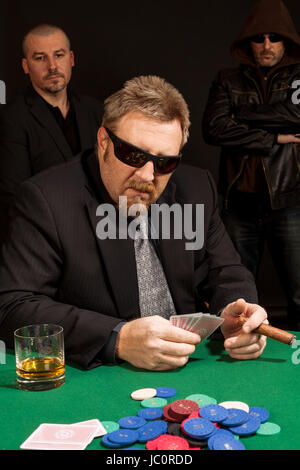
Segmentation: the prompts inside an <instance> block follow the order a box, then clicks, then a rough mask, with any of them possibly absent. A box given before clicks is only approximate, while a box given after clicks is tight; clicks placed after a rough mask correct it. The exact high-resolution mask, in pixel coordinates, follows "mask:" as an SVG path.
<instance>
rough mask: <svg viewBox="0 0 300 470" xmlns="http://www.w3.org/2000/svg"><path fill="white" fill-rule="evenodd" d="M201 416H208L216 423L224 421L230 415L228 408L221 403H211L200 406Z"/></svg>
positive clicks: (207, 417)
mask: <svg viewBox="0 0 300 470" xmlns="http://www.w3.org/2000/svg"><path fill="white" fill-rule="evenodd" d="M199 413H200V416H201V418H206V419H208V420H209V421H213V422H214V423H222V422H223V421H224V420H225V419H226V418H227V416H228V410H227V409H226V408H224V407H223V406H220V405H215V404H210V405H204V406H202V407H201V408H200V411H199Z"/></svg>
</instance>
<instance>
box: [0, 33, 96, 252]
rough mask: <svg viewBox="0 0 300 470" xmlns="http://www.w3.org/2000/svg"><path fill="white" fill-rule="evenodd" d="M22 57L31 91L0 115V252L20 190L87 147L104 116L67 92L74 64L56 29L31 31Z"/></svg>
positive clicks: (90, 100)
mask: <svg viewBox="0 0 300 470" xmlns="http://www.w3.org/2000/svg"><path fill="white" fill-rule="evenodd" d="M23 55H24V57H23V59H22V67H23V70H24V72H25V74H26V75H27V76H28V77H29V80H30V86H29V87H28V89H27V90H26V92H25V93H22V94H19V95H18V96H17V97H16V98H14V99H13V100H11V101H10V102H9V103H8V104H7V105H4V106H1V109H0V156H1V158H0V246H1V244H2V243H3V242H4V241H5V238H6V236H7V231H8V222H9V209H10V207H11V206H12V204H13V201H14V198H15V194H16V192H17V191H18V189H19V186H20V184H21V183H22V182H23V181H25V180H26V179H28V178H30V177H31V176H32V175H34V174H36V173H38V172H40V171H42V170H45V169H46V168H49V167H50V166H54V165H58V164H60V163H64V162H66V161H67V160H70V159H71V158H72V157H73V155H76V154H77V153H79V152H81V151H83V150H85V149H87V148H90V147H92V146H93V143H94V141H95V139H96V135H97V131H98V127H99V124H100V122H101V120H102V114H103V106H102V103H101V102H100V101H98V100H97V99H95V98H91V97H88V96H84V95H79V94H77V93H75V92H74V91H71V90H70V89H69V83H70V80H71V76H72V68H73V66H74V64H75V58H74V52H73V51H72V50H71V48H70V41H69V38H68V37H67V36H66V34H65V33H64V31H62V30H61V29H60V28H58V27H57V26H53V25H47V24H42V25H38V26H36V27H35V28H33V29H32V30H30V31H29V32H28V33H27V34H26V36H25V38H24V41H23Z"/></svg>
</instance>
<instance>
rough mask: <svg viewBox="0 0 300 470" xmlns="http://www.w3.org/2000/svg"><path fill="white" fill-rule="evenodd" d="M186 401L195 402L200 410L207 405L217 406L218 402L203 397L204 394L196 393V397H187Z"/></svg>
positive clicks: (205, 396) (206, 396)
mask: <svg viewBox="0 0 300 470" xmlns="http://www.w3.org/2000/svg"><path fill="white" fill-rule="evenodd" d="M186 400H192V401H195V402H196V403H197V404H198V406H199V408H201V407H202V406H205V405H216V404H217V400H216V399H215V398H212V397H209V396H208V395H203V394H202V393H195V394H194V395H189V396H188V397H186Z"/></svg>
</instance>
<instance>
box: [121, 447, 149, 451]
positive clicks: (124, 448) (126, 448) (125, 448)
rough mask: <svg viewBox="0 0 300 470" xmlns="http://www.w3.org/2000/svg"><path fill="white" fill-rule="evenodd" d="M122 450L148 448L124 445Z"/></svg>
mask: <svg viewBox="0 0 300 470" xmlns="http://www.w3.org/2000/svg"><path fill="white" fill-rule="evenodd" d="M122 450H146V449H143V448H142V447H123V449H122Z"/></svg>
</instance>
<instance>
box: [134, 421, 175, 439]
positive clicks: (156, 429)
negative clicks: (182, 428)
mask: <svg viewBox="0 0 300 470" xmlns="http://www.w3.org/2000/svg"><path fill="white" fill-rule="evenodd" d="M167 431H168V425H167V423H166V422H165V421H162V420H157V421H150V422H149V423H147V424H145V426H143V427H141V428H140V429H138V431H137V432H138V441H139V442H143V443H144V442H147V441H152V440H153V439H156V438H157V437H159V436H160V435H161V434H166V433H167Z"/></svg>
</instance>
